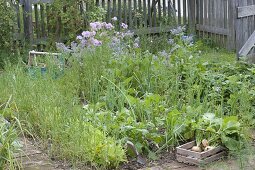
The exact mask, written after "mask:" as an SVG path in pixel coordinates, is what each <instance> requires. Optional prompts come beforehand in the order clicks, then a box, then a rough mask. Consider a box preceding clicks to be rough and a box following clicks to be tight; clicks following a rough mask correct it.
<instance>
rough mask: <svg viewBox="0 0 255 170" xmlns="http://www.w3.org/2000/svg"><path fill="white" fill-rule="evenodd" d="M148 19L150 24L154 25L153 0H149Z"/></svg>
mask: <svg viewBox="0 0 255 170" xmlns="http://www.w3.org/2000/svg"><path fill="white" fill-rule="evenodd" d="M147 5H148V21H149V26H150V27H152V10H151V0H148V4H147Z"/></svg>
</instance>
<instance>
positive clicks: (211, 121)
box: [0, 22, 255, 169]
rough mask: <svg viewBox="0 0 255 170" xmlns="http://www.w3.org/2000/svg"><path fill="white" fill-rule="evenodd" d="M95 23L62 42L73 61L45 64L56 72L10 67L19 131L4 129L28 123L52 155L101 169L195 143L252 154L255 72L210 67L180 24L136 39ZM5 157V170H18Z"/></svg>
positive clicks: (4, 78) (0, 92) (11, 114)
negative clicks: (8, 169) (250, 131)
mask: <svg viewBox="0 0 255 170" xmlns="http://www.w3.org/2000/svg"><path fill="white" fill-rule="evenodd" d="M90 26H91V30H89V31H84V32H83V33H82V34H81V35H79V36H77V40H76V42H73V43H72V44H71V45H70V46H66V45H64V44H57V47H58V48H59V49H60V50H62V53H63V55H62V56H61V57H60V58H58V59H56V60H55V61H54V62H53V60H52V57H50V56H49V57H45V58H44V62H45V63H46V68H47V69H46V72H42V71H41V70H40V69H38V68H36V67H30V68H27V67H24V66H23V65H22V62H20V63H19V64H18V65H7V66H6V68H5V72H4V73H3V74H1V75H0V82H1V83H0V113H1V117H2V119H3V120H5V121H3V122H6V121H8V122H10V123H15V122H16V123H17V124H16V126H8V127H6V125H5V124H6V123H4V124H3V123H1V126H4V127H6V128H4V129H3V128H1V130H7V131H8V130H9V131H12V128H15V127H16V129H18V127H20V126H17V125H19V124H20V125H21V127H22V132H23V133H25V135H27V136H33V137H34V138H37V139H39V140H40V141H42V143H43V146H44V147H45V149H46V148H47V149H48V150H49V151H50V152H49V153H50V156H51V157H53V158H55V159H58V160H64V159H65V160H68V161H70V162H71V163H73V164H75V163H80V162H83V163H84V162H85V163H88V164H90V165H92V166H94V167H96V168H101V169H105V168H113V167H118V166H119V165H120V164H121V163H123V162H125V161H126V160H127V158H128V157H131V156H132V155H133V156H134V153H132V150H130V149H129V148H128V147H127V146H128V145H127V144H131V145H134V146H135V150H136V152H137V154H143V155H146V156H147V157H148V158H149V159H156V158H157V155H158V154H160V153H162V152H164V151H166V149H167V148H173V147H175V146H177V145H179V144H180V143H183V142H185V141H191V140H194V139H195V140H196V143H197V144H199V143H201V142H202V140H203V139H206V140H207V141H209V143H210V145H211V146H218V145H223V146H225V147H226V148H228V149H229V150H230V151H236V152H239V151H240V150H241V149H243V147H245V145H246V144H247V143H248V141H249V135H248V133H247V130H248V129H249V128H251V127H254V125H255V122H254V111H255V108H254V105H255V103H254V101H255V100H254V97H255V87H254V83H255V77H254V74H255V67H253V66H252V65H247V64H245V63H242V62H236V63H234V62H232V63H229V62H224V63H223V62H212V61H210V60H208V61H205V60H204V59H203V55H204V54H203V51H202V52H201V51H200V50H201V49H202V48H204V46H203V45H202V44H201V43H200V42H194V41H195V40H194V37H191V36H185V34H184V29H183V28H180V27H179V28H177V29H174V30H172V31H171V35H168V34H166V35H162V36H160V37H158V36H149V37H134V35H133V34H132V33H131V32H129V31H127V30H126V28H127V27H126V25H125V24H122V25H121V26H122V32H117V31H115V30H114V27H115V26H114V24H110V23H101V22H94V23H91V24H90ZM60 59H62V60H60ZM62 61H65V63H64V65H63V62H62ZM81 103H82V104H81ZM18 120H19V121H20V122H17V121H18ZM7 124H8V123H7ZM19 129H20V128H19ZM18 131H19V130H18ZM6 134H7V133H2V136H1V140H0V142H1V143H2V142H3V140H2V139H7V138H8V135H7V136H6ZM13 139H14V138H13ZM8 142H9V143H8V144H6V145H3V143H2V145H1V147H2V148H3V147H5V149H1V150H0V152H1V155H8V157H9V158H11V154H10V153H11V152H9V151H12V148H13V147H14V144H15V142H13V141H12V140H10V141H8ZM49 144H50V145H49ZM6 146H9V148H8V147H6ZM49 146H50V147H49ZM3 153H4V154H3ZM135 156H137V155H136V153H135ZM4 160H5V161H2V162H1V163H2V164H1V166H4V165H3V163H7V164H8V163H9V164H8V165H10V164H12V162H8V160H11V159H8V158H6V159H4Z"/></svg>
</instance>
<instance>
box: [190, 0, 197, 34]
mask: <svg viewBox="0 0 255 170" xmlns="http://www.w3.org/2000/svg"><path fill="white" fill-rule="evenodd" d="M188 15H189V22H188V23H189V33H192V34H195V33H196V0H189V1H188Z"/></svg>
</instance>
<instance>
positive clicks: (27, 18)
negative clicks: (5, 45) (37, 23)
mask: <svg viewBox="0 0 255 170" xmlns="http://www.w3.org/2000/svg"><path fill="white" fill-rule="evenodd" d="M24 32H25V39H26V40H27V41H28V42H30V43H31V42H32V40H33V23H32V3H31V0H24Z"/></svg>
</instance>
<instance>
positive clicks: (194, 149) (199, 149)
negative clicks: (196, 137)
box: [191, 146, 202, 152]
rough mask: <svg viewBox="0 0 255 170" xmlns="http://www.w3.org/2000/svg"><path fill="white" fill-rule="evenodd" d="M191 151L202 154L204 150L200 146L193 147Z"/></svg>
mask: <svg viewBox="0 0 255 170" xmlns="http://www.w3.org/2000/svg"><path fill="white" fill-rule="evenodd" d="M191 150H192V151H195V152H202V149H201V148H200V147H199V146H193V147H192V148H191Z"/></svg>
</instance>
